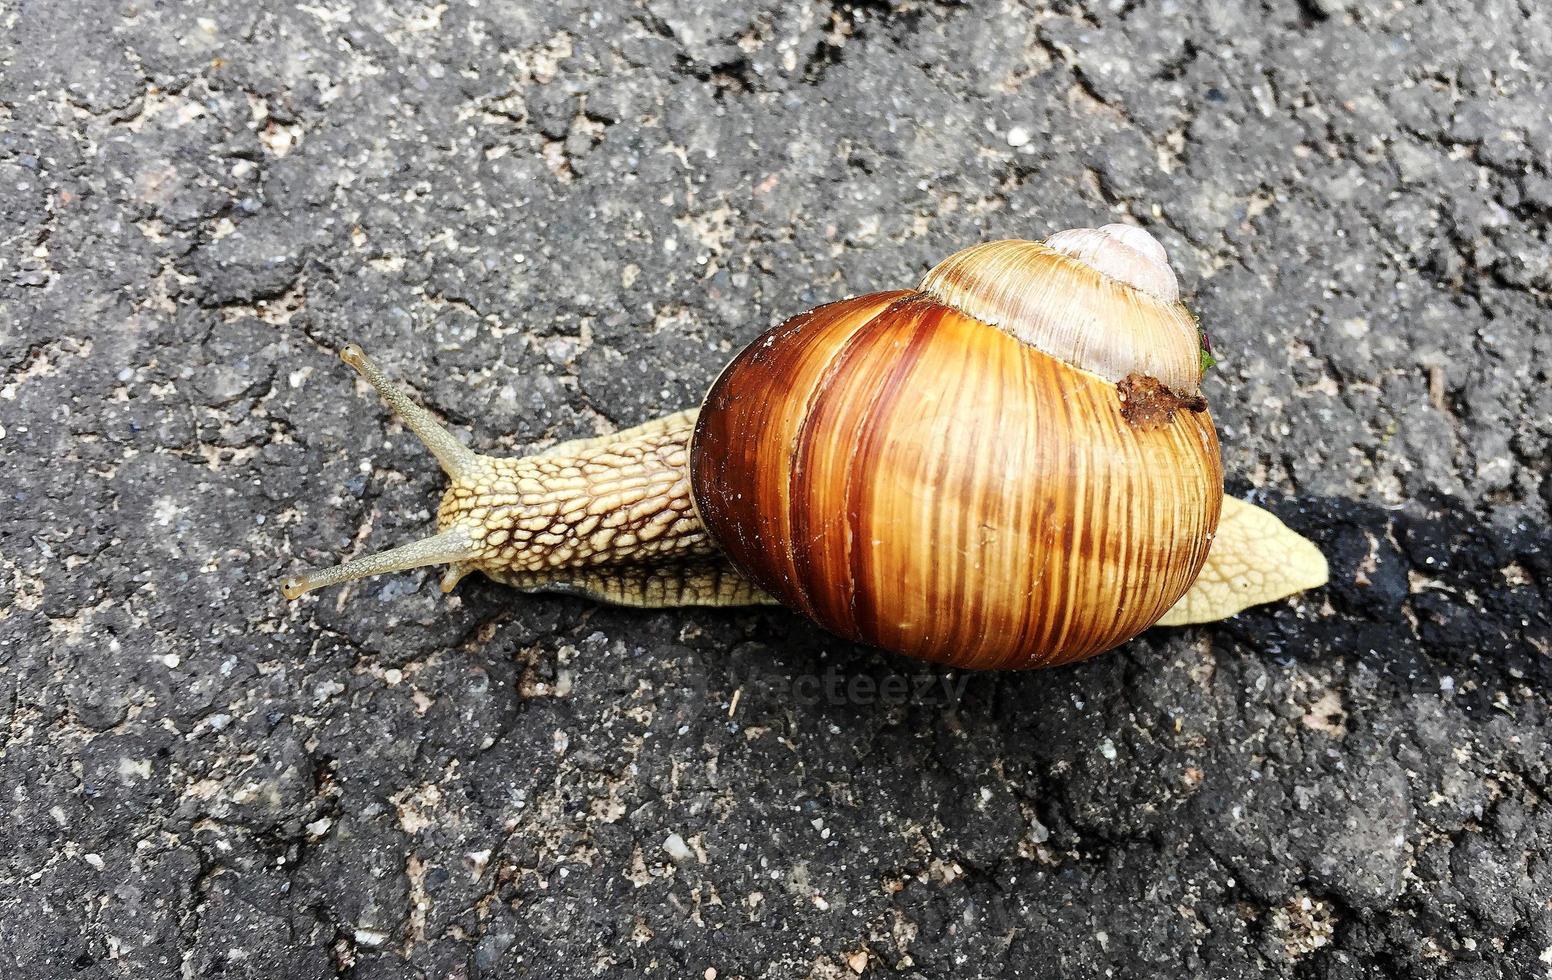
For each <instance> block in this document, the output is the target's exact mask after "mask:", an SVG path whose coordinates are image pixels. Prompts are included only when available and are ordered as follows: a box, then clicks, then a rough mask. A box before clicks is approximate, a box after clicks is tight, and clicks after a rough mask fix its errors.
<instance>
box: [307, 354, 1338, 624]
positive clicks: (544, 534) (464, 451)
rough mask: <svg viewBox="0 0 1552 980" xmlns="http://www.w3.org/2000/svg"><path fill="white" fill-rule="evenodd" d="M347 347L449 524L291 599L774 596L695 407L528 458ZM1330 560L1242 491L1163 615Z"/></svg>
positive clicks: (1235, 599)
mask: <svg viewBox="0 0 1552 980" xmlns="http://www.w3.org/2000/svg"><path fill="white" fill-rule="evenodd" d="M341 356H342V358H343V359H344V360H345V361H346V362H347V363H349V364H350V365H351V366H352V367H354V368H355V369H356V370H357V371H359V372H360V373H361V374H362V375H363V376H364V377H365V378H366V379H367V380H368V381H369V382H370V383H371V384H372V385H373V387H375V388H376V389H377V390H378V391H379V392H380V393H381V394H382V395H383V397H384V399H385V400H386V401H387V402H388V403H389V405H390V406H392V407H393V409H394V411H395V412H396V413H398V414H399V416H400V417H401V418H402V419H403V420H404V421H405V423H406V424H407V425H408V426H409V427H410V429H411V430H412V431H414V432H415V434H416V435H417V436H418V437H420V438H421V440H422V441H424V442H425V443H426V444H427V445H428V447H429V448H430V449H431V450H432V452H433V453H434V454H435V455H436V457H437V460H438V462H439V463H441V465H442V468H443V469H444V470H445V471H446V472H447V474H448V476H449V478H450V479H451V482H452V485H451V487H449V489H448V491H447V495H446V496H445V497H444V499H443V502H442V507H441V509H440V511H439V513H438V526H439V533H438V534H436V535H434V536H433V537H431V538H426V539H424V540H422V541H418V542H413V543H411V544H408V545H403V546H401V547H399V548H395V549H392V550H391V551H389V552H384V553H381V554H378V555H372V556H367V557H365V558H358V559H356V560H354V561H350V562H347V563H345V564H343V565H337V566H335V567H333V568H328V569H319V570H316V571H312V572H308V573H305V574H303V575H299V576H294V577H292V578H289V579H287V580H286V582H285V583H284V584H283V590H284V591H285V594H286V596H287V598H291V599H295V598H297V597H299V596H301V595H302V594H304V593H306V592H309V591H311V590H313V589H315V588H321V587H324V586H328V585H336V584H340V583H343V582H348V581H351V580H354V579H358V578H364V577H367V576H370V575H377V574H381V573H384V572H389V571H400V570H405V569H410V568H419V567H424V566H427V565H435V564H447V565H449V568H448V570H447V572H446V573H445V574H444V575H443V577H442V581H441V584H442V591H444V592H446V591H450V590H451V589H452V588H453V587H454V586H455V585H456V584H457V583H458V580H459V579H460V578H462V577H463V576H464V575H466V574H467V573H469V572H471V571H479V572H483V573H484V574H485V575H486V576H488V577H489V578H491V579H494V580H495V581H498V582H502V583H504V584H506V585H510V586H512V587H514V588H517V589H521V590H523V591H528V592H564V593H570V594H578V595H585V596H588V597H591V598H594V599H597V600H600V601H603V602H610V603H615V604H618V605H624V606H639V607H668V606H747V605H761V604H769V603H771V602H773V600H772V599H771V598H770V597H769V596H767V595H766V594H765V593H764V592H762V591H760V590H759V589H758V588H757V587H755V586H754V585H753V584H752V583H750V582H749V581H748V580H747V579H745V578H743V576H741V575H740V574H739V573H738V572H737V571H736V570H734V568H733V567H732V565H731V564H730V563H729V562H728V561H727V560H726V559H725V558H724V557H723V556H722V555H721V553H720V551H719V550H718V549H717V547H716V545H715V544H714V543H712V541H711V539H710V537H709V536H708V535H707V534H706V532H705V529H704V528H703V527H702V526H701V524H700V521H699V520H698V519H697V517H696V515H695V509H694V506H693V504H692V503H691V500H690V488H689V477H688V471H687V467H686V463H687V459H688V453H689V441H690V436H691V434H692V432H693V431H694V426H695V412H693V411H686V412H678V413H675V414H673V415H669V416H666V417H664V418H661V419H655V420H653V421H651V422H647V423H645V424H643V425H639V426H636V427H635V428H632V429H627V430H625V431H622V432H617V433H614V434H612V435H608V436H601V437H597V438H591V439H579V440H575V441H573V442H568V443H562V444H560V445H558V446H554V447H552V448H550V449H548V450H544V451H542V452H539V453H536V454H534V455H531V456H526V457H522V458H496V457H490V456H483V455H480V454H478V453H475V452H473V451H472V450H470V449H468V448H467V447H465V446H463V445H462V444H460V443H459V442H458V441H457V440H456V439H454V438H453V436H452V435H451V434H450V433H448V432H447V431H446V430H445V429H443V428H442V426H441V425H440V424H439V423H438V422H436V421H435V419H433V418H432V417H431V415H430V414H429V413H428V412H426V411H425V409H423V408H420V407H419V406H418V405H415V404H414V402H413V401H411V400H410V399H409V397H408V396H407V394H406V393H405V392H404V390H403V389H402V388H400V387H399V386H397V385H395V384H393V383H392V382H390V381H389V380H388V379H387V378H386V377H385V376H384V375H383V373H382V372H381V371H380V370H379V369H378V367H377V366H376V365H375V364H373V363H372V361H371V359H370V358H368V357H367V356H366V354H365V353H363V352H362V351H361V350H360V348H357V347H355V346H351V347H348V348H346V349H345V351H343V352H342V355H341ZM1326 575H1327V571H1326V560H1325V557H1324V556H1323V555H1321V553H1320V551H1319V550H1318V549H1317V548H1316V547H1315V545H1314V544H1313V543H1311V542H1310V541H1308V540H1306V539H1304V538H1303V537H1300V536H1299V535H1298V534H1296V533H1295V532H1293V531H1292V530H1290V529H1289V528H1288V527H1287V526H1286V525H1285V524H1283V523H1282V522H1281V521H1280V520H1278V519H1277V518H1276V517H1275V516H1273V515H1272V514H1270V513H1268V512H1267V511H1265V510H1262V509H1261V508H1259V507H1255V506H1252V505H1251V504H1247V503H1245V502H1244V501H1241V500H1238V499H1236V498H1234V497H1225V498H1224V500H1223V516H1222V518H1221V520H1220V521H1219V524H1218V531H1217V534H1216V536H1215V537H1214V539H1213V543H1212V547H1211V550H1210V551H1209V552H1208V554H1207V563H1206V565H1205V566H1204V567H1203V568H1202V572H1201V574H1200V575H1199V576H1198V577H1197V579H1196V582H1195V584H1193V585H1192V586H1191V588H1190V589H1189V590H1188V591H1187V592H1186V594H1185V595H1184V596H1183V597H1182V598H1181V599H1180V601H1179V602H1178V603H1176V604H1175V606H1174V607H1173V608H1172V609H1171V610H1170V611H1169V612H1168V613H1166V614H1165V616H1164V618H1163V619H1162V620H1160V624H1161V625H1165V626H1182V625H1186V624H1189V623H1206V622H1212V621H1214V620H1219V619H1226V618H1228V617H1229V616H1232V615H1234V614H1235V613H1238V612H1239V611H1240V610H1242V609H1245V608H1247V607H1249V606H1254V605H1259V604H1261V603H1266V602H1274V601H1276V600H1278V599H1282V598H1285V597H1287V596H1290V595H1293V594H1294V593H1296V592H1300V591H1303V590H1305V589H1312V588H1316V587H1318V586H1321V585H1324V584H1325V583H1326Z"/></svg>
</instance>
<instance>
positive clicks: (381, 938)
mask: <svg viewBox="0 0 1552 980" xmlns="http://www.w3.org/2000/svg"><path fill="white" fill-rule="evenodd" d="M387 941H388V934H387V933H386V932H384V931H382V930H381V929H374V928H372V927H371V926H357V927H356V942H358V943H360V944H361V945H362V946H381V945H382V944H383V943H386V942H387Z"/></svg>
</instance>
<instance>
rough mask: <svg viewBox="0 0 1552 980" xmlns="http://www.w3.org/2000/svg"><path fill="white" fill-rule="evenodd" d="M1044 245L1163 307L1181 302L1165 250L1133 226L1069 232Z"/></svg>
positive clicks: (1156, 240)
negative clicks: (1160, 303) (1156, 301)
mask: <svg viewBox="0 0 1552 980" xmlns="http://www.w3.org/2000/svg"><path fill="white" fill-rule="evenodd" d="M1045 244H1046V247H1047V248H1050V249H1055V250H1056V251H1058V252H1060V253H1062V254H1063V255H1067V256H1071V257H1072V258H1074V259H1077V260H1078V261H1079V262H1082V263H1083V264H1084V265H1087V266H1089V267H1090V268H1092V269H1093V270H1094V271H1095V272H1098V273H1099V274H1100V275H1104V276H1109V277H1110V278H1111V279H1114V280H1115V281H1116V282H1124V283H1126V284H1127V285H1128V286H1131V287H1132V288H1133V289H1136V290H1139V291H1141V292H1144V293H1147V294H1148V295H1149V296H1152V297H1154V298H1155V299H1157V300H1159V301H1160V302H1162V303H1178V302H1180V284H1179V283H1178V282H1176V280H1175V270H1174V269H1171V268H1170V267H1169V256H1168V255H1166V254H1164V246H1163V245H1160V244H1159V240H1158V239H1157V238H1154V237H1153V236H1152V235H1150V234H1148V233H1147V232H1146V231H1144V230H1143V229H1141V228H1139V227H1137V226H1136V225H1105V226H1104V227H1101V228H1069V229H1068V230H1066V231H1059V232H1057V233H1056V234H1054V235H1052V236H1051V237H1050V238H1047V239H1046V241H1045Z"/></svg>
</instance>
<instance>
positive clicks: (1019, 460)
mask: <svg viewBox="0 0 1552 980" xmlns="http://www.w3.org/2000/svg"><path fill="white" fill-rule="evenodd" d="M1160 265H1162V266H1163V268H1162V270H1160V269H1159V268H1158V266H1160ZM1197 342H1198V341H1197V334H1196V324H1195V321H1194V319H1193V318H1192V317H1191V315H1190V313H1189V312H1187V311H1186V310H1185V308H1184V307H1183V306H1181V305H1180V303H1179V300H1178V295H1177V292H1176V287H1175V280H1174V275H1173V273H1172V272H1170V271H1169V269H1168V265H1167V263H1165V262H1164V260H1163V249H1162V248H1161V247H1159V246H1158V243H1157V242H1155V241H1154V240H1153V239H1152V237H1151V236H1149V235H1148V234H1147V233H1146V232H1143V231H1141V229H1132V228H1125V227H1124V226H1114V225H1112V226H1108V227H1106V228H1103V229H1098V230H1080V231H1072V232H1063V233H1061V234H1058V235H1055V236H1053V237H1052V238H1051V239H1050V240H1049V241H1048V242H1046V243H1045V244H1038V243H1033V242H994V243H989V244H986V245H980V246H976V247H973V248H970V249H966V250H965V251H962V252H960V253H958V254H956V255H954V256H951V257H950V258H949V259H947V260H945V261H944V262H943V263H941V264H940V265H938V266H937V267H936V268H934V269H933V270H932V271H931V272H929V273H928V274H927V277H926V278H925V279H924V280H923V282H922V285H921V287H920V288H919V289H917V290H915V291H896V292H883V293H874V294H870V295H867V296H862V297H858V298H856V299H851V300H845V301H842V302H839V303H834V304H831V305H828V306H823V307H820V308H819V309H816V310H813V311H811V312H808V313H805V314H802V315H800V316H798V317H795V318H793V319H791V320H788V321H787V322H785V323H783V324H781V325H780V326H777V327H775V328H773V329H772V330H770V331H768V332H767V333H766V334H764V335H763V336H762V337H760V338H759V339H758V340H757V341H755V343H753V344H751V345H750V346H749V347H748V348H746V349H745V350H744V351H743V352H742V353H740V354H739V355H738V356H737V357H736V358H735V359H734V360H733V362H732V363H731V364H730V365H729V366H728V367H727V369H726V370H725V371H724V372H723V374H722V375H721V377H719V378H718V379H717V381H716V383H715V384H714V385H713V386H712V389H711V392H710V394H709V395H708V396H707V399H706V402H705V405H704V406H703V408H702V410H701V413H700V416H699V419H698V421H697V424H696V428H695V433H694V436H693V438H692V442H691V448H690V471H691V483H692V487H693V492H694V496H695V503H696V508H697V510H698V511H699V514H700V517H701V519H702V521H703V522H704V523H705V525H706V527H707V529H708V530H709V531H710V533H711V535H712V537H713V538H714V539H715V540H716V541H717V543H718V544H719V545H720V546H721V547H722V548H723V550H724V551H725V552H726V553H727V555H728V556H729V558H730V559H731V560H732V562H733V563H734V565H736V566H737V567H738V568H739V570H740V571H742V572H743V573H744V574H745V575H747V576H748V577H749V578H750V579H752V580H753V581H754V582H755V583H756V584H757V585H759V586H760V587H761V588H762V589H764V590H765V591H767V592H769V593H770V594H771V595H773V596H775V597H776V598H777V599H779V600H781V601H782V602H783V603H784V604H786V605H788V606H789V607H791V608H793V609H795V610H797V611H799V612H801V613H803V614H804V615H807V616H809V617H810V618H812V619H813V620H815V621H816V622H818V623H819V624H820V625H822V626H824V627H826V628H828V629H830V630H832V631H834V632H836V633H838V634H840V635H842V636H846V637H849V638H851V639H855V640H859V641H863V642H867V643H872V644H875V645H877V646H881V647H884V648H886V649H890V650H895V651H898V652H900V653H904V654H907V655H910V656H914V657H919V658H922V659H926V660H932V661H938V662H941V663H948V664H955V665H960V666H967V667H997V668H1007V667H1039V666H1049V665H1053V664H1058V663H1066V662H1069V661H1073V660H1078V659H1082V658H1084V657H1087V656H1091V655H1093V654H1095V653H1099V652H1100V651H1102V650H1107V649H1109V648H1111V647H1113V646H1116V645H1117V644H1119V643H1122V642H1124V641H1126V640H1127V639H1129V638H1131V637H1132V636H1135V635H1136V634H1137V633H1139V632H1141V631H1142V630H1144V629H1146V628H1147V627H1148V626H1150V625H1152V624H1153V623H1154V622H1156V621H1157V620H1158V619H1159V618H1160V617H1161V616H1162V615H1163V614H1164V613H1165V612H1166V611H1167V610H1168V609H1169V608H1170V607H1171V606H1172V605H1174V603H1175V601H1176V600H1177V599H1179V598H1180V596H1181V595H1182V594H1184V593H1185V591H1186V589H1187V588H1188V587H1189V586H1190V584H1191V582H1192V581H1193V580H1194V579H1195V578H1196V575H1197V573H1198V572H1199V571H1200V569H1201V567H1202V563H1203V562H1204V560H1205V559H1206V556H1207V549H1208V545H1209V543H1210V541H1211V538H1212V535H1213V532H1214V529H1215V528H1216V526H1217V522H1218V512H1219V506H1220V503H1221V499H1222V491H1223V474H1222V469H1221V465H1220V462H1219V456H1218V440H1217V435H1216V433H1215V432H1214V429H1213V424H1212V419H1211V417H1210V416H1209V414H1208V412H1207V410H1206V405H1205V403H1204V402H1202V400H1201V398H1200V397H1199V396H1198V395H1197V390H1198V382H1199V380H1200V374H1201V367H1200V363H1201V362H1200V356H1199V353H1198V348H1197Z"/></svg>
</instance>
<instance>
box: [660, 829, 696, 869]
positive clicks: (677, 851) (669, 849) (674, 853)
mask: <svg viewBox="0 0 1552 980" xmlns="http://www.w3.org/2000/svg"><path fill="white" fill-rule="evenodd" d="M663 851H664V853H666V854H667V855H668V857H669V859H670V860H672V861H673V862H674V863H675V864H683V863H684V862H686V861H688V860H689V859H690V857H691V855H692V852H691V850H690V845H688V844H686V843H685V842H684V838H683V837H680V836H679V835H678V834H669V835H668V836H667V837H666V838H664V840H663Z"/></svg>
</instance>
